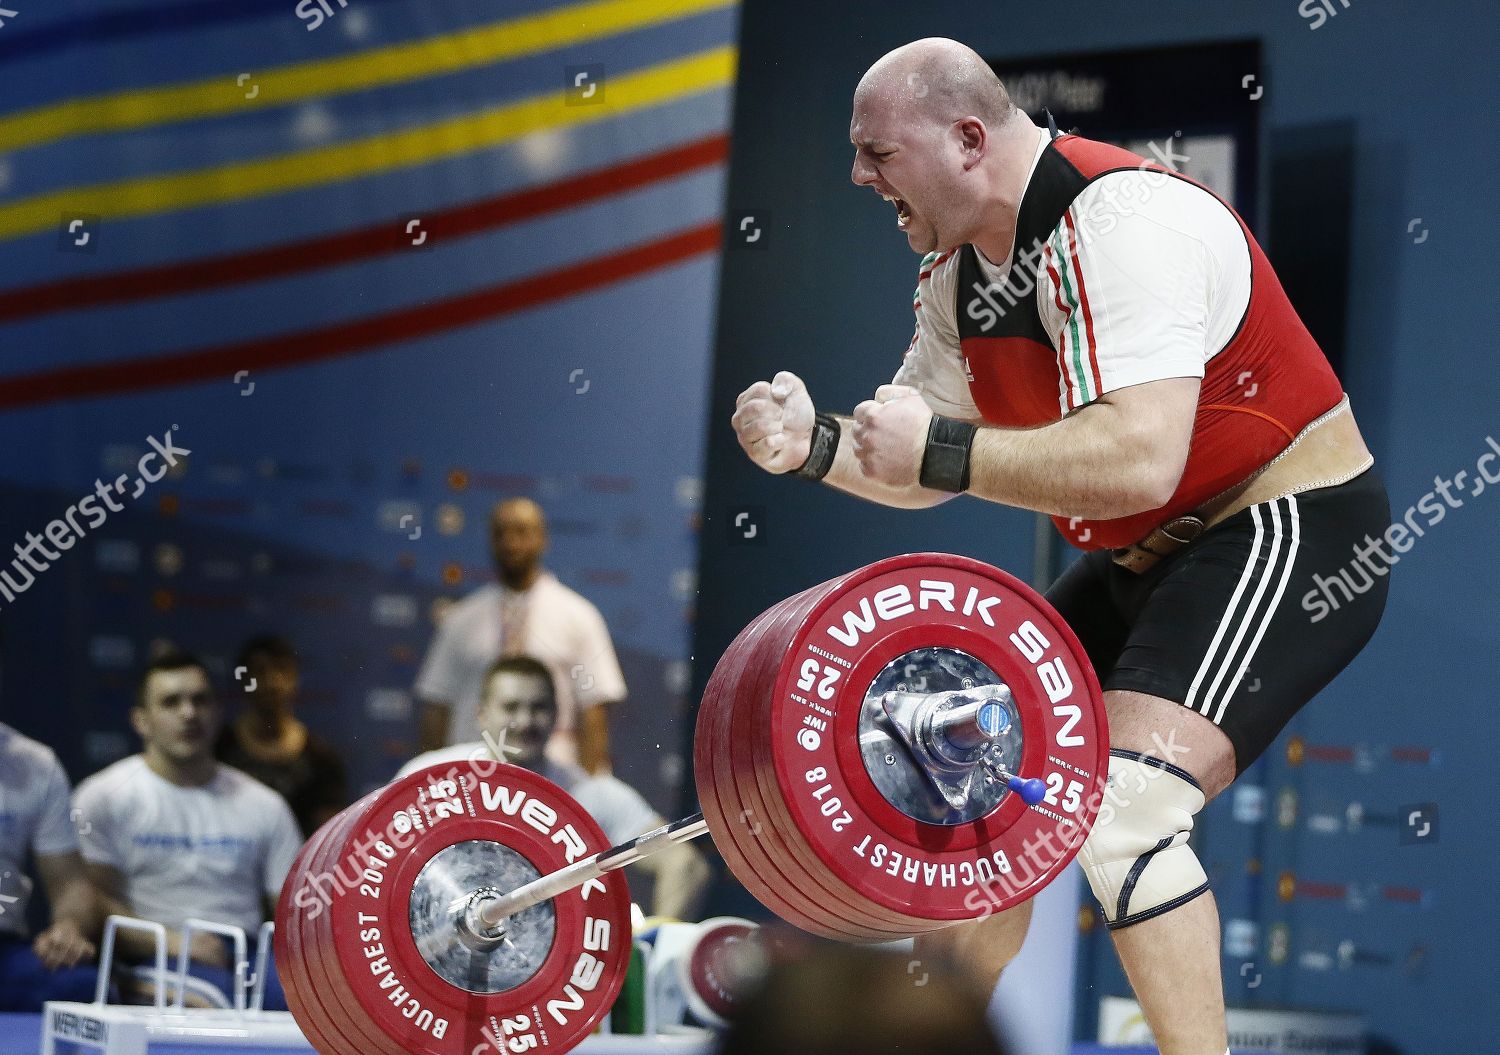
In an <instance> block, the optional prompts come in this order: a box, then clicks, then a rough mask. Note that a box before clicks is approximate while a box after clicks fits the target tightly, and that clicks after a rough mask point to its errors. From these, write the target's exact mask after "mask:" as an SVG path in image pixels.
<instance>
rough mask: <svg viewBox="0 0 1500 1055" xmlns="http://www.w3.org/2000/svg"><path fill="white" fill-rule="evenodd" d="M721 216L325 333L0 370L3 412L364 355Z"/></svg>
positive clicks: (715, 227)
mask: <svg viewBox="0 0 1500 1055" xmlns="http://www.w3.org/2000/svg"><path fill="white" fill-rule="evenodd" d="M721 232H722V227H721V224H720V223H719V222H717V221H715V222H712V223H705V224H700V225H699V226H697V227H690V228H688V229H687V230H685V231H679V232H678V233H676V234H673V235H668V236H667V237H665V238H660V239H657V240H656V241H652V242H645V243H642V244H640V245H636V246H631V247H629V248H626V249H622V250H620V251H619V252H616V253H611V254H609V255H608V256H601V257H597V258H595V259H592V260H588V261H585V262H584V263H580V264H572V265H569V266H568V267H564V268H558V269H557V270H554V271H549V272H545V273H543V274H540V275H533V276H530V277H527V278H524V279H519V280H517V281H515V282H508V283H505V284H502V285H499V286H492V287H490V288H489V289H482V290H477V291H475V292H473V293H468V294H465V295H463V296H461V297H454V298H452V299H450V300H445V301H439V302H437V303H435V304H423V305H420V306H417V307H413V308H405V309H402V310H400V311H393V312H388V313H386V314H384V315H376V316H373V317H370V318H366V319H360V320H358V321H356V322H350V323H341V324H339V325H337V326H329V327H325V328H323V329H319V330H307V331H303V332H301V333H292V334H285V335H277V336H273V337H267V338H262V339H258V340H254V341H245V342H241V343H238V344H232V345H219V346H216V347H211V348H204V349H200V350H198V351H194V352H184V353H178V354H173V355H160V356H149V357H145V358H138V359H129V360H125V361H122V362H113V363H98V364H90V365H87V366H71V367H64V368H62V369H58V370H46V371H41V372H38V373H33V374H23V375H21V376H18V377H0V409H4V408H8V407H22V406H28V407H29V406H36V405H38V404H41V403H53V402H58V401H60V400H67V399H82V398H85V397H89V396H102V395H108V394H112V393H118V392H133V391H140V390H142V389H152V388H162V387H166V386H168V385H180V384H187V383H189V382H192V381H203V380H207V379H209V378H215V379H222V378H225V377H229V376H231V375H232V374H233V373H234V372H236V371H238V370H250V369H261V370H267V369H276V368H278V367H288V366H298V365H302V364H305V363H312V362H317V361H318V360H322V359H334V358H339V357H341V356H346V355H358V354H360V353H363V352H368V351H373V350H375V349H377V348H382V347H385V346H388V345H392V344H397V343H399V342H402V341H411V340H416V339H418V338H421V337H429V336H432V335H434V334H438V333H443V332H446V331H449V330H455V329H458V328H460V327H463V326H472V325H474V324H476V323H480V322H485V321H488V320H490V319H495V318H499V317H501V316H504V315H510V314H514V313H515V312H519V311H524V310H526V309H528V308H534V307H537V306H538V305H541V304H546V303H549V302H551V301H555V300H561V299H563V298H564V297H570V296H576V295H578V294H580V293H587V292H589V291H590V290H594V289H598V288H600V287H603V286H608V285H611V284H613V283H616V282H620V281H623V280H625V279H629V278H633V277H635V276H637V275H643V274H646V273H648V272H651V271H656V270H659V269H661V268H664V267H669V266H671V265H673V264H677V263H680V262H682V261H684V260H689V259H691V258H692V257H695V256H699V255H701V254H703V253H711V252H714V251H716V250H717V249H718V248H719V246H720V238H721Z"/></svg>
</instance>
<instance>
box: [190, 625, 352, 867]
mask: <svg viewBox="0 0 1500 1055" xmlns="http://www.w3.org/2000/svg"><path fill="white" fill-rule="evenodd" d="M235 670H236V674H235V677H236V680H237V681H240V684H241V685H242V687H243V688H244V691H245V697H246V704H247V706H246V707H245V708H244V710H242V711H240V713H239V714H238V715H237V716H235V718H234V719H233V720H232V721H230V722H229V724H228V725H226V726H225V727H224V732H223V733H222V734H220V736H219V741H218V743H217V744H215V745H214V754H215V755H217V756H218V758H219V761H221V762H225V763H227V764H229V765H231V766H233V767H234V768H236V769H238V770H242V771H243V772H246V773H249V774H250V775H251V776H252V777H254V778H255V779H256V780H258V781H260V782H261V783H262V784H264V785H266V786H267V787H269V788H271V789H272V790H273V791H276V792H279V793H280V795H281V797H282V798H284V799H286V801H287V805H289V806H291V808H292V813H293V814H294V815H295V816H296V818H297V824H298V826H299V827H300V828H301V829H302V835H303V837H304V838H305V837H307V836H309V835H311V834H312V833H313V832H315V831H317V830H318V829H319V828H320V827H322V826H323V822H324V821H326V820H328V819H329V818H331V817H332V816H333V815H334V814H335V813H337V812H339V810H341V809H343V808H344V807H345V806H347V805H349V780H348V774H347V772H346V770H345V768H344V760H343V759H342V758H340V757H339V754H338V752H337V751H335V750H334V749H333V746H332V745H331V744H329V743H328V741H326V740H324V739H323V738H322V737H320V736H317V735H315V734H314V733H311V732H309V731H308V728H307V726H306V725H304V724H303V723H302V722H301V721H299V720H298V719H297V716H296V715H295V714H293V713H292V706H293V703H294V702H295V701H296V698H297V684H298V678H299V674H300V671H299V669H298V664H297V653H296V651H295V650H294V649H293V648H292V646H291V645H290V644H289V643H288V642H287V641H286V640H285V639H283V638H279V637H274V636H272V635H269V634H266V635H262V636H260V637H254V638H251V639H250V640H249V641H247V642H245V644H244V647H242V648H241V649H240V657H239V659H238V660H237V661H236V663H235Z"/></svg>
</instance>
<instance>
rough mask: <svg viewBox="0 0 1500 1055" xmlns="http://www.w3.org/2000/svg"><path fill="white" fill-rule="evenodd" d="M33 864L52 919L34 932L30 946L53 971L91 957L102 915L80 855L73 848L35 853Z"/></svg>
mask: <svg viewBox="0 0 1500 1055" xmlns="http://www.w3.org/2000/svg"><path fill="white" fill-rule="evenodd" d="M36 868H37V874H38V875H39V876H40V877H41V880H42V888H43V889H44V890H46V892H47V902H48V904H49V905H50V906H51V908H52V923H51V925H50V926H48V927H47V929H46V930H44V931H42V932H41V933H40V934H38V935H37V936H36V940H35V941H34V942H33V943H32V948H33V950H35V952H36V954H37V956H38V957H39V958H40V959H41V961H42V963H43V965H44V966H46V967H47V969H48V970H53V971H55V970H57V969H58V968H60V967H72V966H73V965H74V964H76V963H78V962H79V961H80V960H90V959H93V957H94V953H95V948H94V942H95V941H97V940H98V938H99V928H100V925H101V923H102V922H103V919H104V917H103V916H102V915H101V914H100V906H99V903H98V900H97V899H96V898H95V896H94V888H93V887H92V886H90V885H89V881H88V878H87V877H86V876H85V874H84V869H83V858H82V857H81V856H79V854H78V852H77V851H73V852H72V853H62V854H39V855H38V856H37V859H36Z"/></svg>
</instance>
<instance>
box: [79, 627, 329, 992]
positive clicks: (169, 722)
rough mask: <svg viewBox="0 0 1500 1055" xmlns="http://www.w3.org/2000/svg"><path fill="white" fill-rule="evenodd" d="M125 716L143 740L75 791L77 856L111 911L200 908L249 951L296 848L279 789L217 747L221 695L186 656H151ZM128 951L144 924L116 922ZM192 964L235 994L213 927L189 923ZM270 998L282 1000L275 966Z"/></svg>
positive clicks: (171, 928) (134, 950) (171, 949)
mask: <svg viewBox="0 0 1500 1055" xmlns="http://www.w3.org/2000/svg"><path fill="white" fill-rule="evenodd" d="M130 721H131V724H132V725H133V726H134V727H135V731H136V732H137V733H138V734H140V737H141V741H142V743H143V744H144V747H145V750H144V751H143V752H142V753H141V754H138V755H131V756H130V757H129V758H125V759H122V760H121V761H119V762H116V763H115V764H114V765H112V766H107V767H105V768H104V769H102V770H100V771H99V772H98V773H95V774H94V775H93V776H91V777H89V778H88V779H87V780H85V781H83V782H82V783H81V784H79V785H78V791H77V793H76V794H75V796H74V806H75V807H76V819H77V821H78V833H79V836H80V842H81V844H82V847H83V857H84V860H85V861H86V862H87V864H88V873H89V875H90V877H91V878H92V879H93V881H94V885H95V886H96V887H97V888H98V889H99V890H100V891H102V892H103V895H104V897H105V899H106V903H107V904H108V906H109V911H111V912H117V913H120V914H121V915H127V916H136V917H139V918H141V919H147V920H154V921H155V922H157V923H160V924H162V925H164V926H165V927H166V928H167V947H168V953H169V955H171V956H173V957H176V955H177V954H178V952H179V951H180V949H181V946H182V935H181V933H180V931H179V930H178V929H177V928H179V927H180V926H181V925H182V923H183V921H184V920H186V919H188V918H190V917H196V918H199V919H207V920H213V921H215V922H218V923H228V924H232V925H233V926H236V927H240V928H243V929H244V931H245V933H246V936H247V937H248V939H249V954H250V960H251V963H252V964H253V963H254V958H255V938H256V930H257V928H259V927H260V924H261V922H262V921H263V920H265V919H267V918H268V917H269V916H270V915H271V914H272V913H273V912H274V911H275V903H276V897H277V895H278V894H279V893H280V892H281V884H282V881H283V880H284V879H285V878H286V874H287V871H288V870H289V869H290V868H291V864H292V859H293V858H294V857H296V855H297V851H298V850H299V849H300V848H301V845H302V837H301V835H300V834H299V833H298V831H297V821H296V819H295V818H294V817H293V816H292V811H291V809H290V808H289V807H288V806H287V804H286V802H285V801H284V800H283V799H282V798H281V796H280V795H277V794H276V792H274V791H272V790H271V789H270V788H268V787H266V786H265V785H264V784H262V783H260V782H259V781H258V780H255V779H254V778H252V777H250V776H247V775H246V774H244V773H241V772H240V771H239V770H237V769H233V768H231V767H229V766H226V765H222V764H221V763H220V762H219V761H218V760H217V759H215V758H214V756H213V743H214V735H215V734H216V733H217V732H218V724H219V705H218V702H217V700H215V698H214V693H213V687H212V685H211V683H210V680H209V676H208V670H207V668H205V667H204V666H203V664H202V663H201V662H199V661H198V660H197V659H195V658H194V657H192V656H188V655H184V654H181V653H174V654H170V655H166V656H162V657H160V658H158V659H156V660H154V661H153V662H152V663H151V665H150V666H149V667H147V669H146V672H145V674H144V676H143V677H142V678H141V684H140V689H139V694H138V697H137V701H136V705H135V706H134V707H132V708H131V711H130ZM116 940H117V948H118V949H119V952H120V954H121V956H122V958H125V959H128V960H130V959H133V960H145V959H149V958H150V956H151V955H152V949H153V944H152V940H151V938H150V937H149V936H148V935H145V934H141V933H139V932H133V931H121V932H120V934H119V936H118V938H117V939H116ZM190 956H191V958H192V963H193V966H192V973H193V974H194V975H195V976H196V977H198V978H200V979H203V980H204V981H207V982H209V983H211V984H213V985H214V986H216V987H218V988H219V989H220V990H221V991H222V992H223V993H224V994H225V995H226V996H231V995H232V993H233V977H234V976H233V970H234V964H233V963H232V962H231V960H232V959H233V957H232V956H231V955H230V947H229V943H228V942H227V941H225V940H224V939H223V938H220V937H219V936H218V935H214V934H202V933H199V934H195V935H194V936H193V939H192V946H191V950H190ZM266 1006H267V1007H275V1008H278V1009H282V1010H284V1009H285V1008H286V998H285V997H284V996H283V995H282V993H281V987H280V985H279V984H277V983H276V981H275V977H274V972H272V977H271V978H270V979H269V981H268V984H267V987H266Z"/></svg>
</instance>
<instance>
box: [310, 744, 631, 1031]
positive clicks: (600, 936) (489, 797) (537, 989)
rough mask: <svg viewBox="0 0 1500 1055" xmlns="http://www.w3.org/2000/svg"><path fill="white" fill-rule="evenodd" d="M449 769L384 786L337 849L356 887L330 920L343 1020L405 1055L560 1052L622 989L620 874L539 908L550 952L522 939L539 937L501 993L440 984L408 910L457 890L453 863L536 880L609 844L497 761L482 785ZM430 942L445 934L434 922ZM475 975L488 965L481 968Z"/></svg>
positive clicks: (557, 793)
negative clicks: (516, 866)
mask: <svg viewBox="0 0 1500 1055" xmlns="http://www.w3.org/2000/svg"><path fill="white" fill-rule="evenodd" d="M486 769H487V770H488V769H489V767H486ZM449 772H450V771H449V769H448V768H445V767H442V766H437V767H432V768H430V769H428V770H424V771H420V772H418V773H414V774H412V775H410V776H408V777H406V778H403V779H401V780H398V781H396V782H395V783H393V784H391V785H389V786H388V787H386V788H384V789H382V791H381V792H380V794H379V797H378V798H377V799H376V801H375V802H373V803H371V804H370V806H369V808H368V810H367V811H365V813H364V814H363V815H362V817H361V823H360V824H359V825H356V826H355V828H354V829H352V830H351V831H350V833H349V835H348V836H347V837H346V838H345V839H343V840H341V842H342V844H343V845H341V846H339V847H337V848H336V849H337V851H338V852H339V853H340V854H341V855H342V854H347V853H349V852H351V851H353V852H355V854H356V856H355V858H354V860H355V861H356V863H358V864H359V866H360V868H361V873H360V876H359V881H358V885H357V886H356V887H355V888H354V889H352V890H348V891H341V892H335V894H334V896H333V899H332V905H331V908H330V910H329V912H328V926H329V927H330V928H331V930H332V938H333V949H334V954H335V957H336V960H337V965H338V967H339V969H340V970H339V973H340V974H341V975H342V977H343V979H344V981H345V983H346V984H347V986H348V987H349V989H350V991H351V993H352V1000H353V1009H352V1010H353V1013H356V1014H360V1013H362V1014H364V1015H366V1016H368V1018H369V1019H370V1020H371V1022H372V1023H373V1024H374V1025H375V1027H376V1028H377V1029H378V1030H379V1031H380V1032H381V1033H382V1034H383V1035H384V1036H386V1037H388V1038H390V1039H391V1040H392V1041H394V1042H395V1043H396V1044H398V1045H399V1046H400V1047H401V1049H403V1050H404V1051H407V1052H413V1053H417V1052H421V1053H434V1055H435V1053H438V1052H453V1051H461V1052H465V1053H467V1052H470V1051H472V1050H473V1049H474V1048H476V1047H478V1046H481V1045H491V1046H492V1045H493V1041H492V1040H491V1039H490V1037H494V1036H502V1037H503V1038H504V1040H505V1043H506V1045H507V1046H508V1047H512V1048H514V1050H523V1048H521V1047H515V1046H516V1045H524V1047H533V1046H534V1047H537V1048H538V1049H540V1050H552V1051H555V1052H563V1051H567V1050H570V1049H571V1048H572V1047H573V1046H575V1045H576V1044H577V1043H578V1042H579V1041H581V1040H582V1039H583V1038H584V1037H585V1036H587V1035H588V1034H589V1033H590V1032H591V1031H592V1030H593V1028H594V1026H595V1025H596V1024H597V1022H598V1021H599V1019H601V1018H602V1017H603V1016H604V1015H605V1014H606V1013H607V1012H608V1010H609V1007H610V1005H611V1004H612V1003H613V1001H614V998H615V996H616V995H617V993H618V991H619V988H620V986H621V984H622V983H623V981H624V975H625V970H626V967H627V965H628V962H629V953H630V940H629V938H630V925H629V919H630V898H629V894H628V891H627V888H626V885H625V880H624V877H623V876H621V875H620V874H619V873H617V872H615V873H610V874H608V875H606V876H604V877H602V878H601V879H600V880H596V881H593V882H591V883H589V884H585V885H584V886H583V887H580V888H576V889H574V890H571V891H567V892H565V893H563V894H560V895H558V896H557V897H555V898H553V899H552V900H551V901H550V902H549V903H548V906H547V908H546V911H547V913H548V914H549V917H550V919H551V920H552V921H553V925H554V926H555V935H554V936H552V937H551V938H550V942H549V940H548V939H547V937H546V932H545V929H542V930H540V931H536V932H533V936H535V935H536V934H540V935H541V937H540V938H539V939H538V940H540V941H541V942H542V944H541V945H538V946H536V947H535V951H536V959H537V960H538V961H539V963H537V964H533V966H532V968H530V969H529V970H528V973H526V974H525V975H524V976H520V977H517V979H516V980H515V981H514V982H513V983H510V984H509V988H502V990H501V991H499V992H488V991H484V990H485V985H486V984H487V980H488V979H489V978H490V977H491V976H490V975H488V974H485V973H481V975H479V976H465V978H466V984H465V985H460V984H458V981H457V980H454V979H453V978H451V977H447V978H445V977H444V976H442V975H440V974H439V973H438V971H437V970H436V969H434V967H432V966H431V965H430V964H429V962H428V961H427V960H426V959H424V958H423V955H422V953H421V952H420V951H419V949H418V944H417V943H418V940H419V938H420V937H421V935H419V934H414V933H413V926H414V923H413V912H414V910H415V911H417V912H418V913H421V912H422V911H425V909H424V905H445V904H447V903H448V902H449V901H450V900H452V898H453V897H454V896H461V894H462V891H463V890H467V889H469V886H468V885H465V886H464V887H463V888H462V889H461V890H460V891H459V893H458V894H455V893H454V891H453V889H452V888H451V884H449V879H450V878H451V876H452V875H453V874H467V873H455V872H453V863H454V862H458V864H460V865H464V867H468V864H466V862H468V863H472V861H473V860H475V859H476V858H478V859H480V860H481V861H484V860H488V859H490V858H494V859H495V860H497V861H504V862H507V864H506V865H505V867H510V864H509V862H517V861H519V862H520V864H521V865H522V867H529V869H530V870H532V871H534V872H536V873H541V874H545V873H549V872H552V871H555V870H556V869H558V868H561V867H563V866H565V865H566V864H568V863H570V861H572V860H576V859H578V858H580V857H583V856H586V855H587V854H589V853H594V852H598V851H600V850H603V849H605V848H607V847H608V845H609V843H608V840H607V839H606V838H605V836H604V834H603V832H602V831H601V830H600V829H599V827H598V825H597V824H596V823H595V822H594V821H593V819H592V818H591V817H590V816H589V815H588V814H587V813H586V812H585V811H584V810H583V809H582V808H581V807H580V806H579V805H578V804H577V803H576V802H575V801H573V799H572V798H571V797H569V796H568V795H567V794H566V793H564V792H563V791H562V790H561V789H560V788H558V787H556V785H553V784H552V783H550V782H549V781H547V780H545V779H543V778H542V777H540V776H538V775H537V774H535V773H532V772H530V771H528V770H524V769H520V768H518V767H515V766H508V765H499V764H496V765H495V767H494V769H493V771H492V772H491V773H490V775H488V776H485V777H478V776H475V775H474V774H473V773H463V774H462V775H460V776H459V777H458V778H457V779H450V778H449ZM371 837H373V839H374V841H373V842H372V841H371ZM429 866H431V867H429ZM495 867H497V868H498V867H500V866H499V865H496V866H495ZM434 869H435V870H436V871H435V872H434V871H433V870H434ZM485 881H486V880H485V879H479V880H470V881H466V882H467V883H470V884H471V885H483V883H484V882H485ZM496 881H497V882H500V881H501V880H500V879H498V878H497V879H496ZM518 881H519V880H518ZM528 911H541V910H540V909H538V910H528ZM519 920H520V917H517V921H518V923H519ZM432 933H433V934H436V935H437V936H438V937H439V938H441V937H443V936H444V929H443V926H442V921H441V920H439V921H438V925H437V929H436V930H434V931H433V932H432ZM428 937H429V938H430V937H431V935H429V936H428ZM520 940H521V939H520V934H519V932H517V942H518V943H520ZM543 949H545V951H542V950H543ZM450 951H451V950H450ZM462 957H463V960H462V963H460V964H459V966H461V967H462V966H463V965H464V964H467V963H468V962H469V960H468V954H467V952H463V953H462ZM452 966H453V961H452V960H450V961H449V967H452ZM466 969H468V970H473V969H474V968H473V967H468V968H466ZM479 970H480V971H481V972H487V971H488V970H489V968H488V967H485V966H484V965H483V963H481V964H480V968H479ZM471 977H478V978H479V980H478V981H477V982H476V981H469V980H468V979H469V978H471ZM487 1034H488V1035H487ZM526 1038H530V1041H529V1042H527V1039H526Z"/></svg>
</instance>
